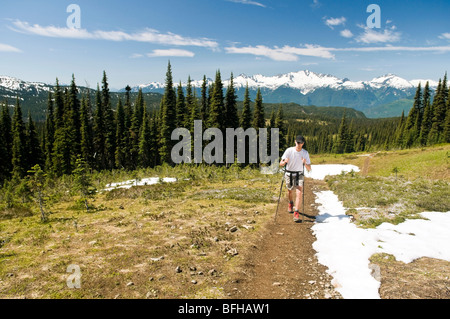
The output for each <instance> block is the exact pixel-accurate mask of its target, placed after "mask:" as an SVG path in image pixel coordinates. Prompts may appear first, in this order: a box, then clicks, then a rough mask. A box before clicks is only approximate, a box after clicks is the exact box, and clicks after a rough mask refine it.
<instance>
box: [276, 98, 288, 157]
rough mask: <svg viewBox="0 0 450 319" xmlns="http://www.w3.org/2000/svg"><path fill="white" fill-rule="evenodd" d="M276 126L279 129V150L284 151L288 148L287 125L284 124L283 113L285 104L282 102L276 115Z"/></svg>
mask: <svg viewBox="0 0 450 319" xmlns="http://www.w3.org/2000/svg"><path fill="white" fill-rule="evenodd" d="M274 127H276V128H278V130H279V139H280V140H279V150H280V152H284V149H285V148H286V145H287V143H286V127H285V125H284V114H283V106H282V105H281V104H280V106H279V108H278V111H277V114H276V117H275V124H274Z"/></svg>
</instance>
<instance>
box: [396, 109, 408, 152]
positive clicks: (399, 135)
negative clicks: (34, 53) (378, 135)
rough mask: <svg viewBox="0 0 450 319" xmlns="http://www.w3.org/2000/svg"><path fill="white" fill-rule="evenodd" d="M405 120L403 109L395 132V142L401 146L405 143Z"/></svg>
mask: <svg viewBox="0 0 450 319" xmlns="http://www.w3.org/2000/svg"><path fill="white" fill-rule="evenodd" d="M405 122H406V120H405V111H404V110H403V111H402V116H401V117H400V121H399V123H398V125H397V130H396V133H395V144H396V146H398V147H400V148H403V145H404V132H405Z"/></svg>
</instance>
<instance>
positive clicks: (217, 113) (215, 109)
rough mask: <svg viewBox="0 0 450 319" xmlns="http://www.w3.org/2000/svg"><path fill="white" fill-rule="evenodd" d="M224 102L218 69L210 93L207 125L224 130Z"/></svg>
mask: <svg viewBox="0 0 450 319" xmlns="http://www.w3.org/2000/svg"><path fill="white" fill-rule="evenodd" d="M224 118H225V104H224V97H223V84H222V79H221V76H220V71H219V70H218V71H217V72H216V80H215V82H214V89H213V91H212V94H211V104H210V106H209V118H208V127H213V128H218V129H220V130H221V131H222V132H224V131H225V128H226V127H225V121H224Z"/></svg>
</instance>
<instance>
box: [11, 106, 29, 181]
mask: <svg viewBox="0 0 450 319" xmlns="http://www.w3.org/2000/svg"><path fill="white" fill-rule="evenodd" d="M12 132H13V142H12V173H13V177H14V178H23V177H24V176H25V174H26V172H27V168H26V165H27V162H26V160H27V154H26V129H25V124H24V122H23V118H22V108H21V106H20V102H19V97H17V98H16V106H15V108H14V115H13V122H12Z"/></svg>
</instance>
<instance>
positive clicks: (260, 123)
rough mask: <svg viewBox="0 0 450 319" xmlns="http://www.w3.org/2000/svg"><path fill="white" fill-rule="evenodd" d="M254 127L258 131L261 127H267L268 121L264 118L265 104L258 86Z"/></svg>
mask: <svg viewBox="0 0 450 319" xmlns="http://www.w3.org/2000/svg"><path fill="white" fill-rule="evenodd" d="M253 127H254V128H255V130H256V131H257V132H258V129H259V128H264V127H266V121H265V119H264V106H263V103H262V96H261V90H260V89H259V88H258V91H257V92H256V98H255V110H254V113H253Z"/></svg>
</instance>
